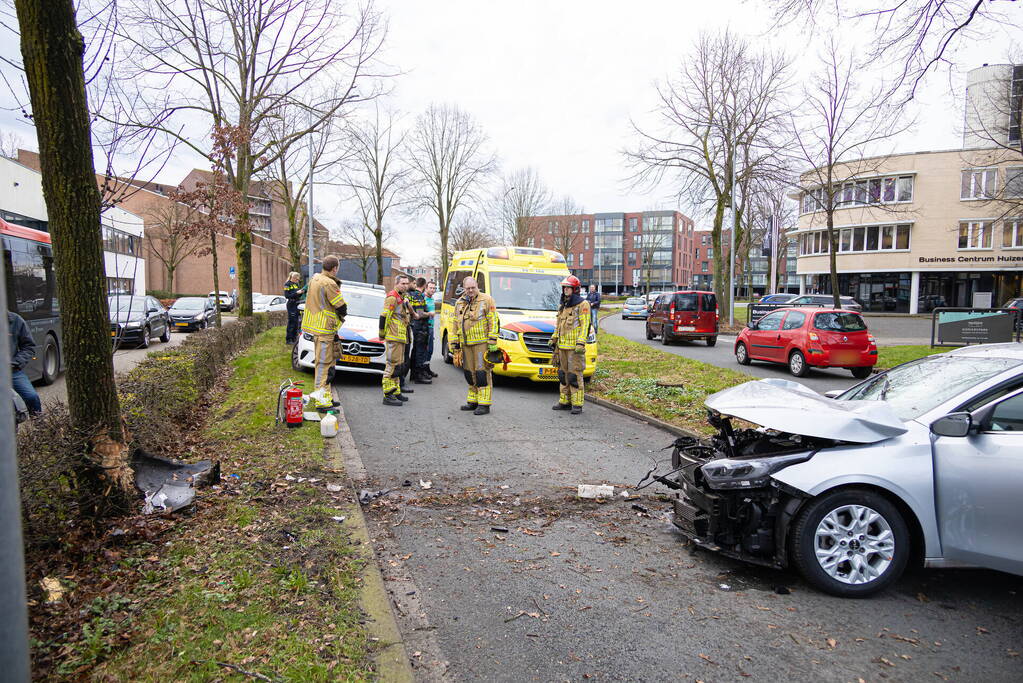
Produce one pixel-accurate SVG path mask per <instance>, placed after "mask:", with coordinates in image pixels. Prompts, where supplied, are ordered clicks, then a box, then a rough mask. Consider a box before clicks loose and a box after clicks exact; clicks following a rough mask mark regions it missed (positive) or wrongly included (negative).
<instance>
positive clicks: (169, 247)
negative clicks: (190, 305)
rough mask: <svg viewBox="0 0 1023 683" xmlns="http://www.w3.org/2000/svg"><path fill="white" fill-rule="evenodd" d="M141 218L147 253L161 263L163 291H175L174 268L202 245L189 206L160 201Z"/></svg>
mask: <svg viewBox="0 0 1023 683" xmlns="http://www.w3.org/2000/svg"><path fill="white" fill-rule="evenodd" d="M145 218H146V235H145V239H146V244H147V245H148V247H149V253H151V254H152V255H153V256H154V257H155V258H156V260H157V261H159V262H160V263H161V264H163V268H164V272H165V273H166V279H167V291H168V292H175V291H177V290H176V289H175V288H174V273H175V271H176V270H177V268H178V266H179V265H181V262H182V261H184V260H185V259H186V258H188V257H189V256H191V255H192V254H194V253H195V252H196V251H197V250H198V249H199V248H200V247H201V246H202V240H201V239H200V238H199V236H197V235H196V234H195V230H194V229H193V228H192V220H193V216H192V209H190V208H189V207H187V206H185V205H184V204H180V203H177V202H173V203H168V202H160V203H159V204H157V205H156V208H154V209H152V210H150V211H149V212H147V214H146V216H145Z"/></svg>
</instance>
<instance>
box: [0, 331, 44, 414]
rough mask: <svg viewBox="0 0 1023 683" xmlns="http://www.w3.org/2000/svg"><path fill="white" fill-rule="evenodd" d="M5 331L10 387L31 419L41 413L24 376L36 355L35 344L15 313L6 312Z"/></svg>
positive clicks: (41, 410) (29, 384)
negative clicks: (8, 353)
mask: <svg viewBox="0 0 1023 683" xmlns="http://www.w3.org/2000/svg"><path fill="white" fill-rule="evenodd" d="M7 329H8V334H9V337H10V344H11V386H12V387H13V388H14V391H15V392H17V394H18V396H21V398H22V400H23V401H25V405H26V406H27V407H28V414H29V415H32V416H33V417H34V416H36V415H38V414H39V413H41V412H43V403H42V401H40V400H39V394H37V393H36V389H35V387H33V386H32V382H31V381H29V379H28V375H26V374H25V368H26V367H27V366H28V364H29V363H30V362H32V359H33V358H35V355H36V343H35V341H34V340H33V339H32V333H31V332H30V331H29V329H28V325H27V324H26V323H25V319H24V318H22V317H21V316H20V315H18V314H17V313H13V312H11V311H7Z"/></svg>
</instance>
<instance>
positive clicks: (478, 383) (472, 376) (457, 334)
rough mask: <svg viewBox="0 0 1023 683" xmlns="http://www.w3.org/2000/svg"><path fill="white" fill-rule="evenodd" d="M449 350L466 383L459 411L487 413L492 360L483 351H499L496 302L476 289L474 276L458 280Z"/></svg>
mask: <svg viewBox="0 0 1023 683" xmlns="http://www.w3.org/2000/svg"><path fill="white" fill-rule="evenodd" d="M451 325H452V329H451V330H450V338H451V340H452V343H451V350H452V351H453V352H455V354H456V356H457V355H460V356H461V359H462V364H461V367H462V371H463V372H464V373H465V381H466V382H468V384H469V394H468V398H466V400H465V405H464V406H462V410H471V411H473V415H486V414H487V413H489V412H490V394H491V391H492V390H493V386H494V378H493V375H492V374H491V368H493V367H494V366H493V363H492V362H491V361H489V360H488V359H487V354H488V353H490V354H494V353H500V349H499V348H498V346H497V334H498V331H499V330H500V329H501V321H500V319H499V318H498V317H497V305H496V304H495V303H494V300H493V299H492V298H491V297H490V295H489V294H484V293H482V292H480V288H479V284H477V282H476V279H475V278H472V277H467V278H465V279H464V280H463V281H462V296H461V297H460V298H459V299H458V301H456V302H455V314H454V316H452V321H451Z"/></svg>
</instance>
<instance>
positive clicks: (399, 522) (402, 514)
mask: <svg viewBox="0 0 1023 683" xmlns="http://www.w3.org/2000/svg"><path fill="white" fill-rule="evenodd" d="M406 512H408V509H407V508H404V509H402V511H401V519H399V520H398V522H397V523H396V524H392V525H391V528H392V529H393V528H395V527H399V526H401V523H402V522H404V521H405V513H406Z"/></svg>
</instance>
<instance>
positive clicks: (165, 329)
mask: <svg viewBox="0 0 1023 683" xmlns="http://www.w3.org/2000/svg"><path fill="white" fill-rule="evenodd" d="M170 333H171V328H170V321H164V323H163V334H161V335H160V341H162V342H163V343H164V344H166V343H167V342H169V341H170Z"/></svg>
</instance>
